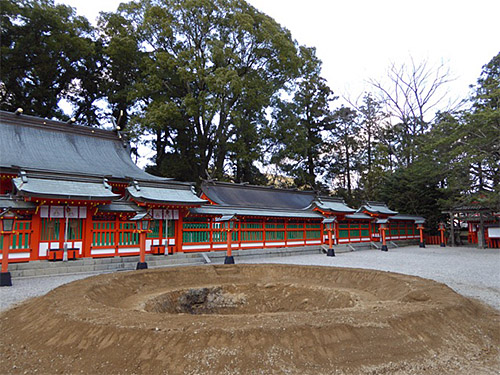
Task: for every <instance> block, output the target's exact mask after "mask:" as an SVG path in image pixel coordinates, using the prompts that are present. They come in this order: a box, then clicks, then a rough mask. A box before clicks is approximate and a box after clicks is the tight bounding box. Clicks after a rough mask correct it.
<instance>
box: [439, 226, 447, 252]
mask: <svg viewBox="0 0 500 375" xmlns="http://www.w3.org/2000/svg"><path fill="white" fill-rule="evenodd" d="M445 230H446V229H445V226H444V223H439V231H440V232H441V244H440V246H441V247H445V246H446V244H445V242H444V231H445Z"/></svg>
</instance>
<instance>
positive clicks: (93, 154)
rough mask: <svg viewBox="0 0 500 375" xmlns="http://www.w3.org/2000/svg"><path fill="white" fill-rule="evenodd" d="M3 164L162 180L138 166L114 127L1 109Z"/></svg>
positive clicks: (13, 167)
mask: <svg viewBox="0 0 500 375" xmlns="http://www.w3.org/2000/svg"><path fill="white" fill-rule="evenodd" d="M0 153H1V158H0V168H12V169H15V170H18V169H24V170H28V171H44V172H54V173H64V174H76V175H83V176H98V177H103V176H107V177H113V178H119V179H124V178H127V179H138V180H155V181H162V180H165V179H164V178H159V177H156V176H153V175H150V174H148V173H146V172H145V171H143V170H142V169H140V168H139V167H137V166H136V165H135V164H134V162H133V161H132V159H131V158H130V150H129V147H128V144H127V143H126V142H124V141H123V140H122V139H121V138H120V135H119V134H117V133H116V132H114V131H109V130H103V129H95V128H91V127H86V126H80V125H72V124H67V123H64V122H60V121H53V120H46V119H42V118H38V117H33V116H26V115H20V116H17V115H15V114H13V113H10V112H5V111H0Z"/></svg>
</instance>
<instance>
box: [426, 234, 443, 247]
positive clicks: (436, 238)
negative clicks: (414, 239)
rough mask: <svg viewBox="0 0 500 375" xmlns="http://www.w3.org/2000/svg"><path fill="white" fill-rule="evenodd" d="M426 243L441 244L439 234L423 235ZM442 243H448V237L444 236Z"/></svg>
mask: <svg viewBox="0 0 500 375" xmlns="http://www.w3.org/2000/svg"><path fill="white" fill-rule="evenodd" d="M424 239H425V243H426V245H440V244H441V235H437V236H424ZM444 243H445V244H447V243H448V238H447V237H446V236H445V237H444Z"/></svg>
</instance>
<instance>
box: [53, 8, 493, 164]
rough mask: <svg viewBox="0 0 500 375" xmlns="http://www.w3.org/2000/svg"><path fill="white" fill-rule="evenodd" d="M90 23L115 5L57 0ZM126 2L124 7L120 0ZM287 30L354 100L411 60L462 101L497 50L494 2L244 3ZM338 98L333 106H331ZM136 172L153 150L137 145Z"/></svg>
mask: <svg viewBox="0 0 500 375" xmlns="http://www.w3.org/2000/svg"><path fill="white" fill-rule="evenodd" d="M56 2H57V3H65V4H68V5H71V6H73V7H75V8H76V9H77V13H78V14H80V15H84V16H86V17H87V18H88V19H89V20H90V21H91V22H95V20H96V18H97V16H98V14H99V12H100V11H106V12H110V11H115V10H116V9H117V7H118V5H119V4H120V3H121V2H123V1H119V0H56ZM125 2H128V1H125ZM247 2H249V3H250V4H252V5H253V6H255V7H256V8H257V9H259V10H260V11H262V12H264V13H266V14H267V15H269V16H271V17H273V18H274V19H275V20H276V21H277V22H278V23H280V24H281V25H282V26H283V27H285V28H287V29H288V30H290V32H291V34H292V37H293V38H294V39H296V40H297V41H298V43H299V44H301V45H307V46H309V47H316V49H317V51H316V52H317V56H318V57H319V58H320V59H321V60H322V61H323V76H324V77H325V78H326V79H327V81H328V83H329V85H330V88H331V89H332V90H333V91H334V92H335V94H336V95H338V96H340V97H342V96H345V97H347V98H350V99H351V100H356V98H357V97H360V96H361V95H362V94H363V92H365V91H369V90H370V85H369V84H367V80H369V79H376V80H381V81H383V80H384V77H386V76H387V73H386V72H387V68H388V67H389V64H390V63H391V62H394V63H396V65H401V64H402V63H404V62H408V61H409V59H410V56H411V57H412V58H413V59H414V60H415V61H416V62H417V63H418V62H421V61H423V60H427V61H428V63H429V64H430V65H431V66H437V65H439V64H441V63H444V64H445V66H447V67H448V68H449V69H450V72H451V74H452V76H454V77H455V78H456V80H455V81H454V82H452V83H451V84H450V87H449V88H448V89H449V91H450V95H451V98H450V101H453V100H457V99H458V100H460V99H464V98H466V97H467V96H468V94H469V85H471V84H475V83H476V80H477V78H478V77H479V75H480V73H481V68H482V66H483V65H485V64H487V63H488V62H489V61H490V60H491V59H492V58H493V56H495V55H496V54H498V52H500V43H499V41H500V27H499V14H500V0H418V1H417V0H412V1H409V0H247ZM342 102H343V100H342V99H341V100H340V101H337V102H335V103H334V107H337V106H338V105H339V104H340V103H342ZM139 153H140V154H141V158H140V159H139V162H138V164H139V165H140V166H141V167H144V165H146V164H147V161H148V159H147V158H148V157H151V156H153V151H152V150H150V149H149V148H147V147H144V146H139Z"/></svg>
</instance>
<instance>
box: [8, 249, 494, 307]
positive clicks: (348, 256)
mask: <svg viewBox="0 0 500 375" xmlns="http://www.w3.org/2000/svg"><path fill="white" fill-rule="evenodd" d="M236 261H237V262H240V263H282V264H302V265H317V266H336V267H352V268H368V269H376V270H382V271H391V272H398V273H403V274H407V275H415V276H420V277H424V278H428V279H432V280H436V281H439V282H442V283H445V284H447V285H448V286H449V287H451V288H452V289H454V290H455V291H456V292H458V293H460V294H462V295H464V296H467V297H472V298H477V299H479V300H481V301H483V302H485V303H487V304H489V305H491V306H493V307H495V308H496V309H498V310H500V249H476V248H466V247H460V248H450V247H446V248H441V247H439V246H428V247H427V248H425V249H420V248H419V247H414V246H409V247H402V248H396V249H390V250H389V251H388V252H383V251H378V250H363V251H354V252H349V253H340V254H337V256H336V257H327V256H326V255H319V254H318V255H303V256H291V257H270V258H262V259H259V260H255V259H253V260H248V261H239V260H238V259H236ZM93 275H95V273H93V274H90V273H87V274H76V275H68V276H44V277H36V278H23V279H13V281H12V284H13V286H12V287H3V288H0V310H4V309H6V308H8V307H10V306H12V305H13V304H15V303H17V302H20V301H23V300H25V299H28V298H31V297H36V296H40V295H43V294H45V293H47V292H49V291H50V290H52V289H54V288H56V287H58V286H60V285H62V284H66V283H69V282H71V281H74V280H79V279H83V278H86V277H89V276H93Z"/></svg>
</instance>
